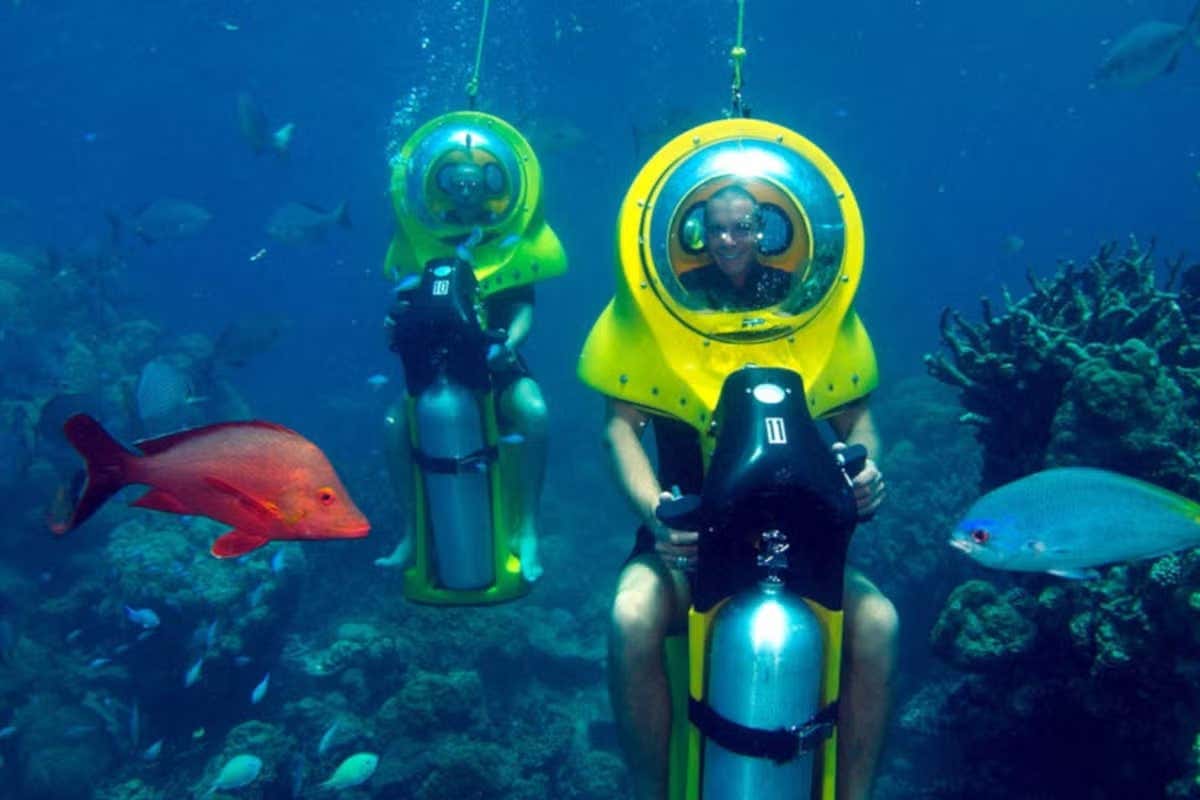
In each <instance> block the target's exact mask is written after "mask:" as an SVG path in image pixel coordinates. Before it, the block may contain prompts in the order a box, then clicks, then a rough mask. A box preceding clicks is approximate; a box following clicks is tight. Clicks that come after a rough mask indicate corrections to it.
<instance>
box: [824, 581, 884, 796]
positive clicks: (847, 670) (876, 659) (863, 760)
mask: <svg viewBox="0 0 1200 800" xmlns="http://www.w3.org/2000/svg"><path fill="white" fill-rule="evenodd" d="M844 603H845V609H846V628H845V651H844V653H843V657H842V688H841V695H842V697H841V704H840V715H839V724H838V780H837V796H838V800H867V798H869V797H870V796H871V788H872V785H873V784H874V781H875V770H876V768H877V767H878V766H879V754H880V753H881V752H882V750H883V741H884V734H885V732H886V729H887V722H888V714H889V712H890V710H891V701H892V679H893V677H894V674H895V668H896V638H897V636H898V633H899V628H900V622H899V617H898V616H897V614H896V608H895V606H893V605H892V603H891V601H890V600H888V599H887V598H886V597H884V596H883V593H882V592H880V591H879V589H878V588H876V586H875V585H874V584H873V583H871V581H869V580H868V579H867V578H866V576H864V575H862V574H861V573H859V572H857V571H855V570H849V569H848V570H847V571H846V588H845V593H844Z"/></svg>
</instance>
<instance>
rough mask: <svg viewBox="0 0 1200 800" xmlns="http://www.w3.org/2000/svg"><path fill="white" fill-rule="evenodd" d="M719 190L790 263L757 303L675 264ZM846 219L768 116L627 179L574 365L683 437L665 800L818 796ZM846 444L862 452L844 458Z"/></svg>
mask: <svg viewBox="0 0 1200 800" xmlns="http://www.w3.org/2000/svg"><path fill="white" fill-rule="evenodd" d="M730 185H736V186H738V187H739V188H740V189H741V190H743V191H745V192H748V193H750V194H751V195H753V197H754V199H755V201H756V203H757V206H758V208H759V209H760V211H761V214H762V223H761V228H762V236H761V238H760V240H759V242H758V253H757V259H758V261H759V262H760V263H762V264H764V265H770V266H773V267H776V268H777V269H782V270H786V271H788V272H790V273H791V280H790V290H789V291H788V292H787V295H786V296H785V297H783V298H782V299H781V300H779V301H778V302H776V303H774V304H773V305H771V306H769V307H765V308H754V309H751V310H744V311H723V310H712V309H710V308H708V307H707V306H706V305H705V303H704V301H703V298H702V297H701V296H699V295H698V294H697V293H696V292H689V291H688V289H687V288H685V285H684V282H683V281H682V280H681V276H683V275H684V274H685V273H687V272H688V271H689V270H692V269H696V268H698V267H700V266H701V265H703V264H705V263H707V262H708V261H709V257H708V255H707V254H706V253H705V252H704V237H703V228H704V216H703V215H704V206H705V202H706V200H707V199H708V198H709V197H710V196H712V195H713V194H714V193H716V192H718V191H721V190H722V189H724V188H725V187H727V186H730ZM863 248H864V243H863V227H862V220H861V217H860V215H859V210H858V206H857V204H856V202H855V199H854V195H853V193H852V192H851V191H850V187H849V185H848V184H847V182H846V180H845V178H844V177H843V176H842V174H841V173H840V172H839V171H838V169H837V167H836V166H835V165H834V164H833V162H832V161H831V160H830V159H829V158H828V157H827V156H826V155H825V154H824V153H823V152H822V151H821V150H820V149H818V148H817V147H816V146H815V145H814V144H813V143H812V142H810V141H808V140H807V139H805V138H804V137H802V136H800V135H799V134H797V133H795V132H793V131H791V130H788V129H787V128H784V127H782V126H779V125H776V124H772V123H770V122H765V121H759V120H750V119H739V118H734V119H727V120H722V121H718V122H712V123H708V124H705V125H701V126H699V127H697V128H694V129H692V130H690V131H687V132H686V133H683V134H681V135H679V136H677V137H676V138H675V139H673V140H672V141H670V142H669V143H667V144H666V145H665V146H664V147H663V148H662V149H661V150H659V151H658V152H657V153H656V154H655V155H654V156H653V157H651V159H650V160H649V161H648V162H647V163H646V165H645V166H644V167H643V168H642V170H641V172H639V174H638V175H637V177H636V178H635V180H634V182H633V184H632V186H631V187H630V189H629V192H628V193H627V195H626V197H625V200H624V202H623V204H622V206H621V211H620V216H619V218H618V223H617V248H616V249H617V288H616V294H615V296H614V298H613V300H612V301H611V302H610V303H609V305H608V307H607V308H606V309H605V310H604V311H603V313H602V314H601V316H600V318H599V319H598V320H597V322H596V323H595V325H594V327H593V328H592V330H591V333H590V334H589V336H588V339H587V342H586V343H585V345H584V349H583V352H582V354H581V357H580V361H579V367H578V371H579V376H580V378H581V379H582V380H583V381H584V382H585V383H586V384H588V385H589V386H591V387H593V388H595V389H596V390H598V391H600V392H601V393H603V394H605V395H608V396H611V397H614V398H618V399H621V400H624V401H627V402H630V403H633V404H635V405H637V406H639V407H642V408H644V409H647V410H649V411H651V412H653V413H655V414H660V415H666V416H669V417H673V418H676V419H679V420H682V421H683V422H685V423H687V424H689V425H691V426H692V427H694V428H695V429H696V430H697V431H698V432H699V433H700V441H701V449H702V451H703V455H704V460H705V482H704V488H703V491H702V492H701V494H700V495H699V496H698V497H685V498H683V499H682V500H680V501H677V502H676V503H669V502H668V503H664V504H663V505H662V506H660V509H659V513H660V517H661V518H663V520H664V522H665V523H667V524H668V525H669V527H673V528H676V529H679V530H698V531H700V532H701V536H700V545H699V554H698V559H697V572H696V574H695V588H694V592H693V599H694V607H693V608H692V610H691V612H690V614H689V626H688V633H687V635H686V636H680V637H675V638H674V639H673V640H669V641H668V645H667V651H668V652H667V658H668V673H669V675H670V678H671V685H672V696H673V720H674V730H673V733H672V741H671V767H670V791H669V796H670V798H671V800H685V799H686V800H696V799H697V798H703V800H734V799H735V798H736V800H749V799H750V798H754V799H755V800H764V799H765V800H775V799H776V798H779V799H780V800H782V798H788V800H801V799H803V800H813V799H816V798H819V799H820V800H833V798H834V792H835V788H836V787H835V781H836V753H837V747H836V701H837V698H838V679H839V669H840V663H841V640H842V608H841V604H842V588H843V587H842V583H843V568H844V563H845V550H846V546H847V545H848V542H849V536H850V533H851V531H852V530H853V527H854V521H855V520H854V503H853V496H852V492H851V490H850V487H849V477H848V476H849V475H852V474H853V472H854V467H853V466H852V465H851V464H839V463H838V462H837V461H835V457H834V455H833V454H832V453H831V452H830V450H829V448H828V446H827V445H826V444H825V443H824V441H823V440H822V439H821V438H820V436H819V434H818V433H817V431H816V430H815V427H814V422H813V420H814V419H819V418H821V417H823V416H826V415H829V414H831V413H834V412H836V411H837V410H838V409H840V408H842V407H844V406H845V405H846V404H848V403H850V402H852V401H854V400H857V399H859V398H862V397H864V396H865V395H867V394H868V393H869V392H870V391H871V390H872V389H874V388H875V386H876V384H877V380H878V378H877V372H876V363H875V355H874V351H873V349H872V347H871V343H870V340H869V339H868V337H867V334H866V331H865V329H864V328H863V326H862V323H861V322H860V320H859V318H858V316H857V314H856V313H855V312H854V310H853V307H852V301H853V299H854V294H855V290H856V289H857V286H858V282H859V277H860V275H861V272H862V265H863V252H864V250H863ZM860 455H861V454H860Z"/></svg>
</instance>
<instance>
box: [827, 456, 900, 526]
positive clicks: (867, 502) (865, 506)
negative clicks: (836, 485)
mask: <svg viewBox="0 0 1200 800" xmlns="http://www.w3.org/2000/svg"><path fill="white" fill-rule="evenodd" d="M845 449H846V443H845V442H835V443H834V445H833V451H834V452H835V453H836V452H838V451H839V450H845ZM850 485H851V486H853V487H854V503H855V505H856V506H857V507H858V518H859V519H860V520H862V519H867V518H868V517H870V516H872V515H873V514H874V513H875V512H876V511H877V510H878V509H879V506H880V505H881V504H882V503H883V499H884V498H885V497H886V496H887V484H885V483H884V482H883V473H882V472H880V471H879V466H878V465H877V464H876V463H875V462H874V461H872V460H871V459H870V458H868V459H867V460H866V462H865V463H864V464H863V468H862V469H861V470H859V472H858V474H857V475H855V476H854V477H853V478H852V479H851V481H850Z"/></svg>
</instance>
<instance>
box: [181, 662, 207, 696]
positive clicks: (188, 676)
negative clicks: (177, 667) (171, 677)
mask: <svg viewBox="0 0 1200 800" xmlns="http://www.w3.org/2000/svg"><path fill="white" fill-rule="evenodd" d="M203 668H204V657H203V656H201V657H200V658H198V659H196V663H195V664H192V665H191V666H190V667H188V668H187V672H185V673H183V688H185V689H190V688H192V687H193V686H195V685H196V683H197V682H199V680H200V674H201V672H202V671H203Z"/></svg>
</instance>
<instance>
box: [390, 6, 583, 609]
mask: <svg viewBox="0 0 1200 800" xmlns="http://www.w3.org/2000/svg"><path fill="white" fill-rule="evenodd" d="M486 19H487V12H486V4H485V11H484V16H483V22H482V23H481V26H480V45H479V49H478V51H477V54H476V64H475V72H474V75H473V76H472V78H471V82H470V84H469V85H468V98H469V101H470V105H471V106H472V108H473V107H474V100H475V92H476V89H477V86H478V76H479V64H480V57H481V54H482V44H483V35H484V30H485V27H486ZM393 164H394V166H393V170H392V184H391V196H392V204H393V207H394V209H395V213H396V221H397V230H396V233H395V236H394V238H393V239H392V243H391V246H390V247H389V248H388V252H387V257H386V262H385V266H384V271H385V274H386V275H387V277H388V278H390V279H391V280H393V281H394V282H396V284H397V302H396V305H395V307H394V308H393V311H392V313H391V315H390V317H389V320H390V323H391V336H390V339H391V341H390V344H391V347H392V349H393V350H395V351H396V352H398V353H399V354H400V356H401V358H402V360H403V362H404V367H405V385H406V393H407V395H406V399H405V401H404V403H403V410H402V411H401V410H398V409H397V410H394V411H393V412H391V413H389V414H388V416H387V420H388V428H387V437H388V438H389V439H390V440H392V441H391V442H390V443H389V447H388V450H389V452H390V453H391V454H392V458H393V459H395V458H396V457H397V456H396V454H399V453H404V452H410V453H411V454H412V466H413V467H415V468H413V469H396V470H393V472H394V474H398V475H405V474H408V473H411V484H412V487H411V497H412V502H411V504H410V505H411V515H412V518H411V524H410V526H409V530H410V534H409V535H410V536H412V537H413V561H412V564H411V566H409V567H408V568H407V569H406V570H405V573H404V593H405V596H406V597H407V598H408V599H410V600H414V601H417V602H422V603H432V604H443V605H451V604H453V605H463V604H478V603H497V602H503V601H506V600H511V599H514V598H516V597H520V596H521V595H523V594H525V593H526V592H527V591H528V589H529V584H528V583H527V581H526V580H525V579H524V578H523V577H522V571H521V564H520V561H519V560H518V557H517V555H515V554H514V553H513V551H512V545H511V541H510V540H511V535H512V530H513V527H514V524H515V522H514V511H515V509H514V508H513V505H514V502H513V500H512V497H513V495H514V492H513V491H512V490H511V488H510V485H511V480H512V479H513V476H514V473H515V472H516V470H515V463H516V459H515V457H514V455H513V448H512V447H506V446H503V443H502V442H501V441H500V435H499V431H498V429H497V422H496V403H495V392H494V391H493V388H492V381H491V376H490V373H489V370H488V367H487V363H486V353H487V349H488V346H489V345H490V344H494V343H495V342H496V341H497V337H496V335H495V332H494V331H491V330H490V329H489V321H488V319H487V309H486V304H485V302H484V301H485V300H486V299H487V298H488V297H490V296H492V295H494V294H496V293H497V292H501V291H504V290H509V289H515V288H518V287H522V286H527V285H529V284H532V283H535V282H538V281H541V280H544V279H546V278H552V277H555V276H557V275H561V274H562V273H563V272H565V271H566V267H567V261H566V254H565V253H564V251H563V248H562V244H561V243H560V242H559V240H558V237H557V236H555V234H554V231H553V230H551V229H550V226H549V225H547V224H546V221H545V219H544V217H543V215H542V172H541V167H540V166H539V164H538V160H537V156H536V155H535V154H534V152H533V149H532V148H531V147H530V145H529V142H528V141H527V140H526V139H525V137H523V136H522V135H521V134H520V133H519V132H518V131H517V130H516V128H514V127H513V126H512V125H510V124H508V123H507V122H505V121H504V120H502V119H500V118H499V117H495V116H492V115H490V114H485V113H482V112H478V111H474V110H468V111H457V112H453V113H449V114H444V115H442V116H440V117H437V118H436V119H433V120H430V121H429V122H427V123H425V124H424V125H422V126H421V127H420V128H419V129H418V130H417V131H416V132H414V133H413V134H412V136H411V137H410V138H409V139H408V141H407V142H406V143H405V144H404V146H403V148H402V149H401V150H400V152H399V154H398V156H397V157H396V159H395V160H394V162H393ZM501 338H502V337H501ZM404 438H407V439H408V441H407V443H406V442H404V441H403V439H404ZM397 440H399V441H397ZM406 444H407V447H406V446H405V445H406ZM517 446H519V445H517ZM398 488H400V489H401V490H402V491H403V489H404V487H398Z"/></svg>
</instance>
